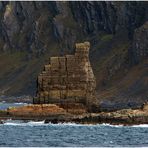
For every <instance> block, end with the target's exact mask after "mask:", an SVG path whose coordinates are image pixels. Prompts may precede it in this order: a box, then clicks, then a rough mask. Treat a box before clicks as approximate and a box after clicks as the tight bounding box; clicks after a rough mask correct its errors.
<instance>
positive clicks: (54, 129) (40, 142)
mask: <svg viewBox="0 0 148 148" xmlns="http://www.w3.org/2000/svg"><path fill="white" fill-rule="evenodd" d="M5 105H6V104H5ZM9 105H10V104H9ZM13 105H14V104H13ZM1 106H3V105H2V104H1V105H0V108H1ZM0 146H1V147H5V146H7V147H10V146H14V147H26V146H30V147H33V146H36V147H45V146H50V147H53V146H60V147H64V146H70V147H75V146H79V147H81V146H91V147H92V146H100V147H106V146H113V147H114V146H117V147H119V146H132V147H134V146H146V147H147V146H148V125H138V126H112V125H108V124H101V125H99V124H98V125H81V124H70V123H69V124H44V123H43V122H28V123H21V121H11V120H10V121H8V122H6V123H5V124H1V125H0Z"/></svg>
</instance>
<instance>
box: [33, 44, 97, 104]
mask: <svg viewBox="0 0 148 148" xmlns="http://www.w3.org/2000/svg"><path fill="white" fill-rule="evenodd" d="M89 49H90V43H89V42H84V43H77V44H76V50H75V54H74V55H65V56H62V57H51V58H50V64H48V65H45V68H44V71H42V73H41V74H40V75H39V76H38V82H37V83H38V90H37V97H36V98H34V103H35V104H45V103H55V104H59V103H62V104H63V103H65V102H66V103H82V104H84V105H86V106H90V105H91V104H94V103H95V101H96V98H95V88H96V80H95V77H94V74H93V70H92V67H91V65H90V61H89Z"/></svg>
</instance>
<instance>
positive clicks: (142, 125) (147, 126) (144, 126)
mask: <svg viewBox="0 0 148 148" xmlns="http://www.w3.org/2000/svg"><path fill="white" fill-rule="evenodd" d="M132 127H143V128H148V124H139V125H133V126H132Z"/></svg>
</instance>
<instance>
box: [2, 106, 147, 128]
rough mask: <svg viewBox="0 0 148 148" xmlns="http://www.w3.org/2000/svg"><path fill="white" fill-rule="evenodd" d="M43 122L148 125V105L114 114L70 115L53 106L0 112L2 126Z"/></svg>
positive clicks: (27, 107) (29, 107)
mask: <svg viewBox="0 0 148 148" xmlns="http://www.w3.org/2000/svg"><path fill="white" fill-rule="evenodd" d="M8 119H11V120H23V121H24V122H26V121H43V120H44V122H45V123H54V124H57V123H68V122H71V123H79V124H102V123H109V124H113V125H119V124H122V125H138V124H148V105H147V104H145V105H144V106H142V107H141V109H123V110H118V111H114V112H100V113H88V112H86V113H79V114H78V113H77V114H76V113H75V114H74V113H69V112H67V111H65V110H64V109H63V108H60V107H59V106H57V105H53V104H48V105H47V104H44V105H27V106H24V107H16V108H9V109H7V110H5V111H0V124H2V123H4V122H5V121H6V120H8Z"/></svg>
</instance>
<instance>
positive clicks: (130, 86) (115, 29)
mask: <svg viewBox="0 0 148 148" xmlns="http://www.w3.org/2000/svg"><path fill="white" fill-rule="evenodd" d="M147 12H148V2H103V1H102V2H80V1H78V2H20V1H19V2H3V1H2V2H0V20H1V21H0V59H1V62H0V69H1V70H0V93H1V95H2V94H4V95H16V96H18V95H24V94H25V95H28V94H29V95H35V93H36V77H37V75H38V73H39V72H40V71H42V69H43V65H44V64H45V63H48V59H49V57H50V56H55V55H63V54H67V53H69V54H70V53H73V51H74V44H75V43H76V42H83V41H86V40H87V41H90V43H91V51H90V60H91V63H92V66H93V70H94V73H95V76H96V78H97V92H98V99H99V100H100V102H102V101H104V102H105V101H106V100H107V101H108V100H111V102H112V100H113V101H114V102H117V103H118V102H119V103H120V102H124V103H125V104H128V103H127V102H128V101H129V102H136V100H137V102H143V101H145V100H147V88H148V84H147V73H148V71H147V64H146V63H145V62H147V61H146V58H147V55H148V44H147V39H148V36H147V32H148V28H147V26H148V25H147V20H148V13H147ZM139 69H140V70H139ZM108 94H110V95H108ZM135 98H137V99H135ZM138 98H139V99H138ZM127 100H128V101H127ZM104 102H103V103H104Z"/></svg>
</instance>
